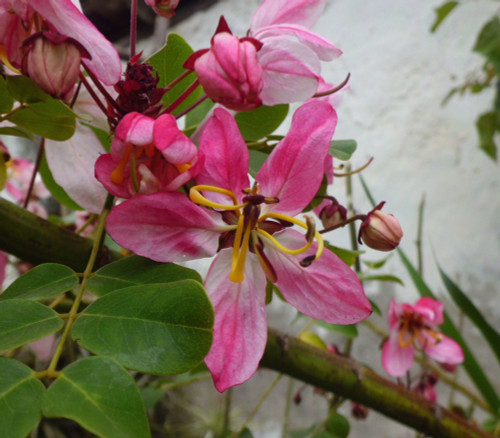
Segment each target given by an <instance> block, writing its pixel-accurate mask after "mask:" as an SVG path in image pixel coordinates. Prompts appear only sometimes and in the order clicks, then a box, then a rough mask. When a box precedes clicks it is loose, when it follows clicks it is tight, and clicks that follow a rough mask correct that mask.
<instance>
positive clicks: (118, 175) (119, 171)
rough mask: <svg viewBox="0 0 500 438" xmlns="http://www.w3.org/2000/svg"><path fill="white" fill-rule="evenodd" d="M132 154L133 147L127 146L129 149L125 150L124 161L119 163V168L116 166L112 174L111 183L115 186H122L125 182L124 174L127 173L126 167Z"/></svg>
mask: <svg viewBox="0 0 500 438" xmlns="http://www.w3.org/2000/svg"><path fill="white" fill-rule="evenodd" d="M131 153H132V145H131V144H129V145H128V146H127V149H126V150H125V153H124V154H123V157H122V159H121V160H120V162H119V163H118V166H116V169H115V170H113V172H111V181H113V182H114V183H115V184H121V183H122V182H123V179H124V178H125V176H124V175H123V172H124V171H125V166H126V165H127V163H128V160H129V159H130V154H131Z"/></svg>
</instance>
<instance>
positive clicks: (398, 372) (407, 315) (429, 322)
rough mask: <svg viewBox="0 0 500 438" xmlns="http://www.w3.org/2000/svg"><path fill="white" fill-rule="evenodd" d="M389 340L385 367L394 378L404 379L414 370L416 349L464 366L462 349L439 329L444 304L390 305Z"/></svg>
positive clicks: (426, 301)
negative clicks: (408, 372)
mask: <svg viewBox="0 0 500 438" xmlns="http://www.w3.org/2000/svg"><path fill="white" fill-rule="evenodd" d="M388 318H389V330H390V333H389V339H388V340H387V341H386V342H385V344H384V346H383V349H382V365H383V366H384V368H385V370H386V371H387V373H388V374H389V375H391V376H393V377H400V376H403V375H404V374H405V373H406V372H407V371H408V370H409V369H410V368H411V366H412V364H413V358H414V354H415V349H417V350H421V351H423V352H424V353H425V354H426V355H427V356H429V357H430V358H432V359H434V360H436V361H438V362H444V363H447V364H458V363H461V362H463V360H464V355H463V352H462V349H461V347H460V345H458V344H457V343H456V342H455V341H454V340H453V339H451V338H449V337H447V336H445V335H443V334H442V333H441V332H439V331H438V330H437V329H436V326H438V325H441V324H442V323H443V321H444V319H443V303H441V302H440V301H436V300H434V299H432V298H429V297H424V298H421V299H419V300H418V301H417V303H416V304H415V305H414V306H411V305H410V304H398V303H396V301H395V300H392V301H391V302H390V304H389V311H388Z"/></svg>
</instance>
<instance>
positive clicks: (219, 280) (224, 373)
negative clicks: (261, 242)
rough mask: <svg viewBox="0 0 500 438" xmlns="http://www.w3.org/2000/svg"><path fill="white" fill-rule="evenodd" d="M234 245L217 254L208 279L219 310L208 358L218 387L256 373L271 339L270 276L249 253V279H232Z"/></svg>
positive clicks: (216, 315) (208, 290)
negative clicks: (268, 284) (237, 281)
mask: <svg viewBox="0 0 500 438" xmlns="http://www.w3.org/2000/svg"><path fill="white" fill-rule="evenodd" d="M231 256H232V249H224V250H222V251H221V252H220V253H219V254H218V255H217V257H216V258H215V260H214V262H213V263H212V266H211V267H210V270H209V272H208V275H207V279H206V281H205V288H206V289H207V292H208V295H209V296H210V300H211V301H212V304H213V306H214V310H215V325H214V341H213V344H212V348H211V350H210V352H209V353H208V356H207V357H206V358H205V363H206V364H207V367H208V368H209V370H210V372H211V373H212V376H213V379H214V384H215V386H216V388H217V389H218V390H219V391H220V392H223V391H225V390H226V389H227V388H229V387H231V386H234V385H239V384H241V383H243V382H245V381H247V380H248V379H249V378H250V377H252V375H253V374H254V373H255V371H256V370H257V368H258V366H259V361H260V359H261V358H262V355H263V354H264V349H265V346H266V340H267V316H266V306H265V296H266V293H265V289H266V278H265V276H264V273H263V272H262V270H261V268H260V266H259V263H258V261H257V257H256V256H255V254H251V253H249V254H247V260H246V264H245V279H244V280H243V281H242V282H241V283H234V282H232V281H230V280H229V278H228V276H229V272H230V268H231Z"/></svg>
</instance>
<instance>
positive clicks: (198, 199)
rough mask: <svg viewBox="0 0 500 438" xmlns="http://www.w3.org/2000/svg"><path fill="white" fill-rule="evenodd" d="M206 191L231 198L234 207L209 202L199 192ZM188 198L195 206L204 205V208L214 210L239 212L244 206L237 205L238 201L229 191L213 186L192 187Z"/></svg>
mask: <svg viewBox="0 0 500 438" xmlns="http://www.w3.org/2000/svg"><path fill="white" fill-rule="evenodd" d="M203 190H205V191H207V192H215V193H220V194H222V195H226V196H228V197H230V198H231V200H232V201H233V204H234V205H224V204H219V203H217V202H213V201H210V200H209V199H207V198H205V197H204V196H203V195H202V194H201V193H200V192H201V191H203ZM189 198H190V199H191V201H193V202H194V203H195V204H198V205H204V206H205V207H212V208H216V209H219V210H233V211H235V210H239V209H240V208H242V207H244V206H245V205H244V204H239V205H238V200H237V199H236V196H235V195H234V193H233V192H231V191H230V190H226V189H223V188H220V187H215V186H208V185H199V186H194V187H192V188H191V190H189Z"/></svg>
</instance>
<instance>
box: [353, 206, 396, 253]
mask: <svg viewBox="0 0 500 438" xmlns="http://www.w3.org/2000/svg"><path fill="white" fill-rule="evenodd" d="M384 204H385V202H381V203H380V204H379V205H377V206H376V207H375V208H374V209H373V210H372V211H371V212H370V213H368V215H367V216H366V219H365V220H364V221H363V223H362V224H361V228H360V229H359V235H358V241H359V243H361V241H363V243H365V244H366V245H367V246H369V247H370V248H373V249H377V250H379V251H392V250H393V249H394V248H396V247H397V246H398V245H399V242H400V241H401V238H402V237H403V230H402V229H401V225H400V224H399V222H398V220H397V219H396V218H395V217H394V216H393V215H392V214H388V213H384V212H382V211H381V209H382V207H383V205H384Z"/></svg>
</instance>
